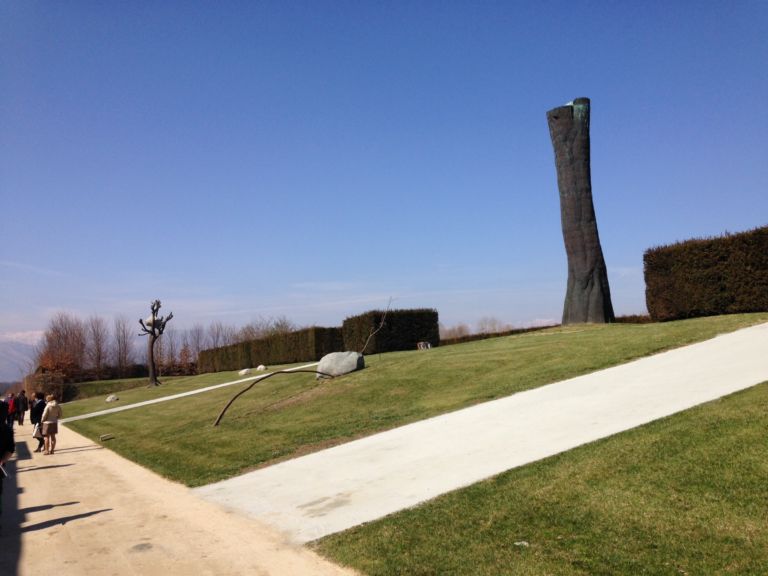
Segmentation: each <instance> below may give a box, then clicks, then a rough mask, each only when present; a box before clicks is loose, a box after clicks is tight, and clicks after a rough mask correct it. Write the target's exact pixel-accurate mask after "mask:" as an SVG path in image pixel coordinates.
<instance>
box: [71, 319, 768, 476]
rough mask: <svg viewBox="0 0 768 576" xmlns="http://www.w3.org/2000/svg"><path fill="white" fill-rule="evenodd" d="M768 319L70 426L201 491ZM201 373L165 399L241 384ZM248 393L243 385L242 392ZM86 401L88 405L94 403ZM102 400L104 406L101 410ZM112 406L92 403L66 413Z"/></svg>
mask: <svg viewBox="0 0 768 576" xmlns="http://www.w3.org/2000/svg"><path fill="white" fill-rule="evenodd" d="M765 321H768V314H752V315H735V316H724V317H717V318H702V319H696V320H688V321H683V322H670V323H665V324H645V325H600V326H597V325H591V326H590V325H587V326H577V327H566V328H558V329H552V330H546V331H542V332H534V333H531V334H524V335H518V336H509V337H504V338H496V339H492V340H486V341H481V342H471V343H467V344H461V345H456V346H447V347H444V348H436V349H433V350H430V351H428V352H417V351H414V352H400V353H391V354H383V355H381V356H378V355H377V356H371V357H366V363H367V365H368V368H367V369H366V370H363V371H361V372H357V373H354V374H350V375H348V376H345V377H343V378H339V379H336V380H332V381H321V382H320V383H316V382H315V380H314V379H313V377H312V376H310V375H307V374H296V375H286V376H278V377H276V378H272V379H270V380H268V381H266V382H265V383H264V384H263V385H259V386H256V387H255V388H254V389H253V390H251V391H250V392H248V393H247V394H245V395H243V396H242V397H241V398H240V399H239V400H238V401H237V403H235V404H234V406H233V407H232V408H231V409H230V411H229V412H228V414H227V416H226V417H225V419H224V421H223V423H222V425H221V426H220V427H218V428H213V427H212V426H211V424H212V422H213V420H214V419H215V417H216V415H217V414H218V412H219V411H220V410H221V408H222V407H223V405H224V404H225V403H226V401H227V400H228V399H229V398H230V397H231V396H232V395H233V394H234V393H235V392H236V391H237V390H238V389H239V387H230V388H224V389H220V390H216V391H211V392H208V393H205V394H201V395H198V396H191V397H189V398H184V399H180V400H175V401H173V402H168V403H162V404H157V405H153V406H149V407H145V408H141V409H138V410H130V411H126V412H121V413H117V414H113V415H108V416H102V417H98V418H93V419H89V420H83V421H79V422H73V423H71V424H70V426H71V427H72V428H73V429H75V430H76V431H78V432H80V433H83V434H85V435H87V436H90V437H91V438H94V439H95V438H97V437H98V436H99V435H100V434H103V433H112V434H114V435H115V440H111V441H110V442H109V447H110V448H112V449H113V450H115V451H116V452H118V453H120V454H123V455H124V456H126V457H128V458H130V459H132V460H134V461H136V462H139V463H140V464H142V465H144V466H147V467H148V468H151V469H153V470H155V471H157V472H159V473H160V474H163V475H164V476H167V477H169V478H171V479H174V480H177V481H180V482H183V483H185V484H187V485H189V486H199V485H202V484H207V483H210V482H213V481H216V480H220V479H223V478H227V477H230V476H233V475H236V474H239V473H241V472H243V471H246V470H248V469H251V468H254V467H256V466H259V465H263V464H265V463H269V462H273V461H275V460H278V459H282V458H286V457H289V456H293V455H297V454H301V453H305V452H309V451H313V450H317V449H320V448H323V447H325V446H328V445H331V444H338V443H340V442H343V441H346V440H349V439H351V438H355V437H359V436H363V435H367V434H371V433H373V432H376V431H380V430H384V429H388V428H392V427H394V426H398V425H402V424H405V423H408V422H412V421H415V420H420V419H423V418H427V417H430V416H433V415H436V414H440V413H444V412H447V411H450V410H455V409H458V408H462V407H465V406H468V405H471V404H475V403H478V402H481V401H484V400H489V399H492V398H497V397H501V396H505V395H509V394H512V393H515V392H518V391H521V390H525V389H530V388H534V387H537V386H541V385H543V384H546V383H550V382H554V381H558V380H562V379H565V378H568V377H571V376H576V375H579V374H584V373H587V372H591V371H594V370H597V369H600V368H603V367H606V366H610V365H615V364H618V363H621V362H625V361H627V360H629V359H632V358H636V357H640V356H645V355H648V354H652V353H654V352H657V351H659V350H663V349H668V348H671V347H675V346H680V345H684V344H687V343H690V342H694V341H697V340H702V339H705V338H708V337H711V336H714V335H716V334H718V333H722V332H727V331H730V330H734V329H737V328H739V327H743V326H747V325H750V324H754V323H757V322H765ZM237 378H238V377H237V376H236V373H226V374H217V375H205V376H202V377H200V380H197V379H191V380H189V381H188V382H187V383H186V384H184V383H183V382H182V383H178V382H177V383H174V384H173V385H169V386H167V387H165V386H163V387H161V388H160V389H158V390H145V391H144V392H141V391H139V390H135V391H127V392H126V393H124V394H123V393H121V403H122V402H123V401H126V399H129V398H131V397H132V396H131V395H132V394H136V395H137V397H138V395H141V394H150V395H155V394H157V395H160V394H163V393H165V394H167V393H172V392H178V391H179V390H178V388H180V387H183V386H187V387H189V386H195V387H199V386H201V385H202V384H201V381H205V383H206V385H208V384H211V383H215V382H214V381H218V382H222V381H226V380H227V379H237ZM241 386H242V385H241ZM89 402H90V404H89ZM94 402H98V405H96V404H93V403H94ZM93 407H95V409H102V408H104V407H105V405H104V403H103V401H98V400H86V401H83V404H82V405H81V404H80V403H79V402H75V403H72V404H71V405H67V406H66V407H65V411H66V414H67V415H73V414H75V413H78V412H80V411H90V410H91V409H94V408H93Z"/></svg>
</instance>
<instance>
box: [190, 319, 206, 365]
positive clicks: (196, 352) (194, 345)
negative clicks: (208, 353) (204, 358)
mask: <svg viewBox="0 0 768 576" xmlns="http://www.w3.org/2000/svg"><path fill="white" fill-rule="evenodd" d="M188 335H189V347H190V350H191V351H192V361H193V362H197V359H198V358H199V357H200V351H201V350H204V349H205V348H206V346H207V342H206V339H205V328H203V325H202V324H195V325H194V326H192V328H190V329H189V331H188Z"/></svg>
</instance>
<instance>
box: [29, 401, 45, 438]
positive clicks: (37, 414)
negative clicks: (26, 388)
mask: <svg viewBox="0 0 768 576" xmlns="http://www.w3.org/2000/svg"><path fill="white" fill-rule="evenodd" d="M43 410H45V396H44V395H43V393H42V392H35V395H34V396H33V398H32V406H31V407H30V409H29V421H30V422H32V425H33V426H34V425H35V424H38V425H39V427H40V428H41V431H40V436H39V437H38V436H35V438H37V442H38V444H37V449H35V452H42V451H43V444H44V443H45V438H43V433H42V427H43V422H42V417H43Z"/></svg>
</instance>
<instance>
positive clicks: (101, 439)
mask: <svg viewBox="0 0 768 576" xmlns="http://www.w3.org/2000/svg"><path fill="white" fill-rule="evenodd" d="M114 437H115V435H114V434H102V435H101V436H99V440H100V441H102V442H104V440H112V439H113V438H114Z"/></svg>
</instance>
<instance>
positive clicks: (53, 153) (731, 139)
mask: <svg viewBox="0 0 768 576" xmlns="http://www.w3.org/2000/svg"><path fill="white" fill-rule="evenodd" d="M766 30H768V3H766V2H765V1H754V2H752V1H739V2H707V1H704V2H688V1H686V2H682V1H672V2H669V1H664V2H642V3H637V2H583V3H581V2H574V1H569V2H529V3H523V2H469V1H466V2H450V1H448V2H356V1H355V2H352V1H350V2H323V1H310V2H282V1H281V2H223V3H213V2H205V3H204V2H186V1H185V2H138V1H136V2H78V1H72V2H53V1H50V2H34V1H26V0H23V1H22V0H18V1H3V2H2V4H0V202H1V206H0V334H10V333H18V332H27V331H39V330H42V329H44V328H45V326H46V325H47V322H48V319H49V318H50V316H51V315H52V314H53V313H55V312H57V311H60V310H63V311H68V312H72V313H74V314H77V315H79V316H81V317H83V318H85V317H87V316H88V315H90V314H98V315H101V316H104V317H105V318H111V317H113V316H115V315H118V314H123V315H126V316H127V317H129V318H139V317H141V316H146V315H147V314H148V312H149V303H150V301H151V300H153V299H155V298H159V299H161V300H162V301H163V304H164V307H163V310H164V311H165V312H167V311H169V310H172V311H173V312H174V315H175V319H174V323H175V324H176V326H177V328H179V329H182V328H185V327H189V326H191V325H192V324H194V323H196V322H200V323H203V324H208V323H209V322H210V321H211V320H214V319H220V320H222V321H224V322H226V323H230V324H235V325H240V324H244V323H246V322H248V321H250V320H252V319H254V318H258V317H270V316H279V315H285V316H287V317H288V318H290V319H291V320H293V321H295V322H296V323H299V324H319V325H340V323H341V322H342V321H343V319H344V318H345V317H346V316H349V315H353V314H357V313H360V312H363V311H365V310H369V309H371V308H382V307H384V306H386V304H387V301H388V299H389V298H390V297H392V298H393V299H394V302H393V306H394V307H399V308H407V307H434V308H437V309H438V311H439V313H440V318H441V321H442V322H443V323H444V324H446V325H452V324H456V323H458V322H467V323H469V324H474V323H475V322H476V321H477V320H478V319H479V318H481V317H483V316H493V317H496V318H498V319H499V320H501V321H503V322H509V323H512V324H515V325H525V324H528V323H531V322H535V321H539V320H547V319H549V320H553V321H557V320H559V318H560V315H561V313H562V304H563V297H564V293H565V281H566V276H567V271H566V259H565V250H564V247H563V241H562V235H561V231H560V214H559V198H558V192H557V184H556V174H555V167H554V155H553V151H552V147H551V143H550V140H549V132H548V129H547V122H546V111H547V110H549V109H550V108H553V107H555V106H558V105H561V104H564V103H566V102H567V101H570V100H572V99H573V98H575V97H579V96H587V97H589V98H591V99H592V175H593V182H592V183H593V192H594V199H595V209H596V212H597V219H598V228H599V231H600V237H601V240H602V245H603V251H604V253H605V258H606V262H607V264H608V271H609V279H610V284H611V290H612V295H613V303H614V308H615V310H616V312H617V314H631V313H643V312H644V311H645V296H644V282H643V277H642V257H643V252H644V251H645V250H646V249H648V248H649V247H652V246H657V245H661V244H667V243H671V242H675V241H677V240H684V239H687V238H691V237H702V236H712V235H720V234H722V233H724V232H725V231H730V232H737V231H741V230H746V229H750V228H754V227H756V226H761V225H765V224H768V160H766V159H767V158H768V66H766V63H767V62H768V41H766Z"/></svg>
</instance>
